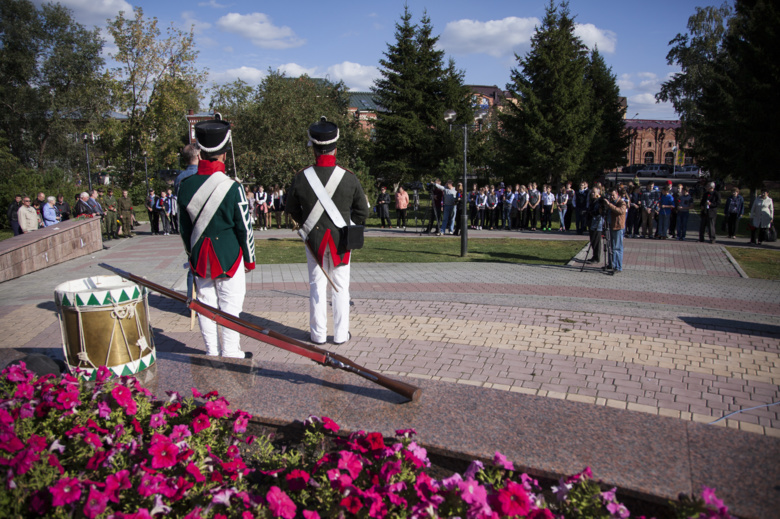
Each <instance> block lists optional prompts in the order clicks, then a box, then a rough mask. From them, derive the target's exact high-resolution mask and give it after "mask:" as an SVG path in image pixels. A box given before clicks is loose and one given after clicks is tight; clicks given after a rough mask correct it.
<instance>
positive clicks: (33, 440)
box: [27, 434, 46, 452]
mask: <svg viewBox="0 0 780 519" xmlns="http://www.w3.org/2000/svg"><path fill="white" fill-rule="evenodd" d="M27 445H28V446H29V447H30V448H31V449H32V450H33V451H35V452H43V451H44V450H46V438H44V437H43V436H38V435H37V434H33V435H31V436H30V439H29V440H27Z"/></svg>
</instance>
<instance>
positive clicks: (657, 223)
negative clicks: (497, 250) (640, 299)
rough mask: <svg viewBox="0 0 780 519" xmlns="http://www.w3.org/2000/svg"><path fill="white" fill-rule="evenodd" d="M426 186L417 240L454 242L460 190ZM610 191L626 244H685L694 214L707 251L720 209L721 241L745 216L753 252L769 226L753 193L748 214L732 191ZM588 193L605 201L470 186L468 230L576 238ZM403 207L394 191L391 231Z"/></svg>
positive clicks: (767, 201)
mask: <svg viewBox="0 0 780 519" xmlns="http://www.w3.org/2000/svg"><path fill="white" fill-rule="evenodd" d="M431 186H432V188H431V199H432V203H431V208H430V211H429V214H428V225H427V229H426V231H425V232H427V233H432V234H436V235H439V236H441V235H444V234H453V235H457V234H459V231H460V226H461V218H459V217H458V211H460V210H461V207H462V200H463V184H461V183H458V184H457V187H456V186H455V184H454V183H453V182H452V181H451V180H450V181H447V182H446V183H445V184H444V185H442V184H441V182H440V180H439V179H435V180H434V181H433V182H432V184H431ZM615 189H617V192H618V194H619V195H620V197H621V198H622V199H623V201H624V203H625V205H626V216H625V237H626V238H645V239H651V238H652V239H661V240H666V239H677V240H685V238H686V236H687V232H688V227H689V224H688V221H689V217H690V213H691V211H698V212H699V215H700V228H699V241H702V242H703V241H705V235H706V238H707V239H708V240H709V241H710V243H714V242H715V240H716V232H717V229H716V219H717V215H718V210H719V208H720V207H723V208H724V219H723V227H722V230H721V232H723V231H727V235H728V237H729V238H732V239H733V238H735V237H736V235H737V233H738V230H739V222H740V220H741V218H742V217H743V216H745V215H748V216H749V223H748V227H749V228H750V231H751V239H750V242H751V243H755V244H761V243H763V242H764V241H766V240H767V239H768V237H769V231H770V229H771V228H772V225H773V219H774V206H773V203H772V199H771V198H770V197H769V192H768V190H767V189H763V190H762V191H761V193H760V196H759V197H757V198H756V200H755V201H754V202H753V205H752V206H751V208H750V211H749V213H746V211H745V202H744V199H743V197H742V196H741V195H740V194H739V189H737V188H733V189H732V190H731V194H730V196H729V197H728V198H727V199H726V200H725V202H722V201H721V196H720V194H719V193H718V192H717V191H716V190H715V184H714V183H712V182H710V183H708V184H707V185H706V186H705V190H704V192H703V193H701V195H700V197H699V198H700V200H699V201H698V203H697V202H696V201H695V199H694V195H697V193H696V192H695V191H694V189H693V188H691V189H689V188H688V187H686V186H684V185H683V184H678V185H676V186H675V185H673V182H672V181H671V180H669V181H667V182H666V184H664V185H663V186H656V185H655V182H654V181H650V182H647V183H646V184H645V185H641V184H639V183H634V182H633V181H630V182H628V183H627V184H617V185H616V186H615ZM596 190H598V191H597V192H598V193H599V195H598V196H599V197H601V196H602V194H605V195H607V197H608V194H609V193H608V192H606V193H605V191H604V187H603V186H602V185H601V184H599V183H597V184H596V185H594V186H593V187H592V188H589V186H588V183H587V182H582V183H581V184H580V186H579V189H577V190H575V189H574V188H573V187H572V183H571V182H566V183H565V184H564V185H562V186H561V187H560V189H558V190H557V192H554V191H553V187H552V186H551V185H548V184H545V185H543V186H542V187H541V189H539V187H538V186H537V184H536V183H534V182H531V183H529V184H528V185H521V184H516V185H515V186H514V187H512V186H508V185H505V184H504V183H503V182H500V183H499V184H498V185H489V186H483V187H481V188H480V187H478V186H477V184H474V185H473V187H472V189H471V191H470V192H469V193H467V194H466V196H467V203H468V207H469V214H468V222H469V228H470V229H476V230H505V231H528V232H535V231H552V230H553V229H554V223H557V224H558V226H557V230H558V232H563V233H566V232H569V231H570V230H576V232H577V234H581V235H583V234H586V233H589V232H590V230H591V228H592V227H593V224H592V219H593V215H592V214H591V213H590V207H591V203H592V200H593V196H594V193H595V192H596ZM389 204H390V195H389V194H388V193H386V190H385V188H382V193H381V194H380V197H379V199H378V200H377V212H378V213H379V217H380V223H381V227H383V228H384V227H385V225H387V226H388V227H390V226H391V223H390V217H389V214H388V213H387V211H388V209H389ZM408 204H409V197H408V194H407V193H406V192H405V191H404V190H403V188H402V187H399V188H398V190H397V192H396V211H397V216H398V221H397V224H396V228H401V227H403V228H405V227H406V211H407V207H408ZM380 207H381V209H380Z"/></svg>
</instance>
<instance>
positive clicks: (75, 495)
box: [49, 478, 81, 506]
mask: <svg viewBox="0 0 780 519" xmlns="http://www.w3.org/2000/svg"><path fill="white" fill-rule="evenodd" d="M49 492H51V496H52V504H53V505H54V506H65V505H67V504H68V503H72V502H74V501H76V500H78V499H79V498H80V497H81V483H79V480H78V479H76V478H62V479H60V480H59V481H57V482H56V483H55V484H54V485H53V486H51V487H49Z"/></svg>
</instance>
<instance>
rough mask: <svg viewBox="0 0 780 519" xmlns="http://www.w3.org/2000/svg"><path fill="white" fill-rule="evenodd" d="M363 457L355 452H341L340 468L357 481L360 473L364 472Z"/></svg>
mask: <svg viewBox="0 0 780 519" xmlns="http://www.w3.org/2000/svg"><path fill="white" fill-rule="evenodd" d="M361 459H362V458H361V457H360V455H358V454H355V453H354V452H349V451H341V453H340V457H339V463H338V468H340V469H342V470H346V471H347V472H349V476H350V477H351V478H352V479H353V480H354V479H357V477H358V474H360V471H361V470H363V463H362V461H361Z"/></svg>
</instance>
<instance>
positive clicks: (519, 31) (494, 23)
mask: <svg viewBox="0 0 780 519" xmlns="http://www.w3.org/2000/svg"><path fill="white" fill-rule="evenodd" d="M538 24H539V19H537V18H517V17H514V16H510V17H508V18H504V19H502V20H489V21H487V22H479V21H475V20H457V21H454V22H449V23H448V24H447V26H446V27H445V28H444V32H442V34H441V38H440V39H439V45H440V46H441V47H442V48H443V49H444V50H445V51H446V52H448V53H452V54H487V55H489V56H494V57H497V58H498V57H501V56H507V55H511V54H512V53H513V52H517V53H520V51H522V50H523V49H527V48H529V47H530V44H531V36H532V35H533V33H534V30H535V27H536V26H537V25H538Z"/></svg>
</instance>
